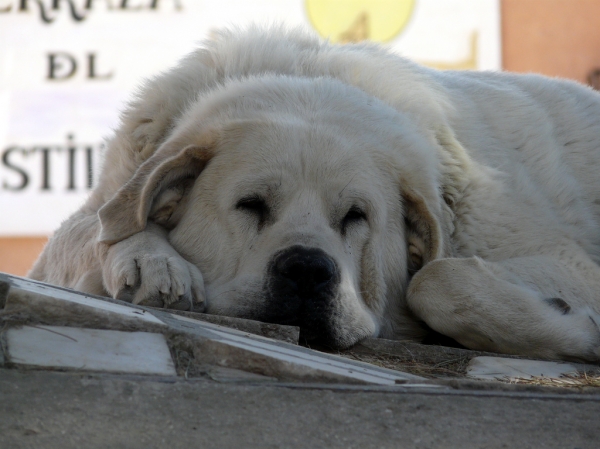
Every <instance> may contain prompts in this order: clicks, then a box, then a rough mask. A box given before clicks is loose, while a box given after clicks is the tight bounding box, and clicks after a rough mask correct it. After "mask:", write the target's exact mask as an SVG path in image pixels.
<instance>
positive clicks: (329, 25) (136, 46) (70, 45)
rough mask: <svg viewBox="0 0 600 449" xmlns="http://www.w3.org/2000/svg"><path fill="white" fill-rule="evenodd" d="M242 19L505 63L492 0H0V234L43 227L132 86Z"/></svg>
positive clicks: (78, 190)
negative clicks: (224, 27)
mask: <svg viewBox="0 0 600 449" xmlns="http://www.w3.org/2000/svg"><path fill="white" fill-rule="evenodd" d="M249 22H258V23H273V22H284V23H286V24H289V25H293V26H295V25H298V26H303V27H305V28H307V29H309V30H312V31H313V32H316V33H318V34H320V35H321V36H323V37H327V38H330V39H331V40H332V41H334V42H353V41H360V40H364V39H371V40H375V41H379V42H383V43H384V44H385V45H388V46H389V47H390V48H392V49H393V50H394V51H396V52H397V53H399V54H401V55H403V56H406V57H409V58H411V59H414V60H416V61H418V62H421V63H424V64H427V65H430V66H433V67H437V68H441V69H475V70H499V69H500V67H501V61H500V54H501V52H500V50H501V49H500V12H499V2H498V0H253V1H248V0H220V1H217V0H0V236H34V235H36V236H42V235H49V234H51V233H52V231H53V230H54V229H56V228H57V227H58V226H59V224H60V222H61V221H62V220H64V219H65V218H66V217H67V216H68V215H69V214H71V213H72V212H74V211H75V210H76V209H77V208H78V207H79V206H80V205H81V204H82V202H83V201H84V200H85V198H86V197H87V195H88V193H89V190H90V188H92V187H93V185H94V181H95V179H96V176H97V174H98V171H99V169H100V163H101V159H102V150H103V143H102V142H103V139H104V138H106V137H107V136H110V134H111V130H112V129H114V128H115V127H116V126H117V125H118V118H119V111H120V110H121V109H122V108H123V106H124V104H125V103H126V101H127V99H128V97H129V95H130V93H131V92H132V91H133V90H134V89H135V88H136V86H138V85H139V83H140V82H141V81H142V80H143V79H144V78H146V77H149V76H152V75H154V74H156V73H158V72H160V71H162V70H165V69H167V68H169V67H171V66H173V65H174V64H175V63H176V62H177V60H178V59H180V58H181V57H182V56H184V55H185V54H186V53H188V52H189V51H191V50H192V49H194V48H195V47H197V46H198V44H199V42H201V41H202V40H204V39H206V38H210V36H211V33H212V32H214V30H215V29H218V28H220V27H223V26H243V25H244V24H246V23H249Z"/></svg>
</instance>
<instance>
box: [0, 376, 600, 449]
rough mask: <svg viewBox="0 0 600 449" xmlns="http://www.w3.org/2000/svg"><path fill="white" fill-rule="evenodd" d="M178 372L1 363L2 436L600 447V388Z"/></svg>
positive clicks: (98, 444) (266, 444)
mask: <svg viewBox="0 0 600 449" xmlns="http://www.w3.org/2000/svg"><path fill="white" fill-rule="evenodd" d="M172 379H173V378H156V379H153V378H148V377H141V376H138V377H134V376H123V375H120V376H114V375H113V376H102V375H96V374H86V375H81V374H76V373H56V372H41V371H29V372H19V371H18V370H1V369H0V447H2V448H11V449H20V448H45V449H54V448H56V449H71V448H77V449H79V448H86V449H91V448H131V449H135V448H144V449H146V448H167V447H168V448H170V449H180V448H181V449H190V448H197V447H201V448H207V449H209V448H219V449H227V448H235V449H239V448H246V447H248V448H252V447H260V448H384V449H385V448H404V447H406V448H423V449H425V448H427V449H436V448H443V449H447V448H460V449H470V448H477V449H480V448H486V449H501V448H519V449H533V448H535V449H537V448H545V449H554V448H557V449H558V448H560V449H565V448H567V449H576V448H577V449H596V448H597V447H598V441H600V426H599V425H598V416H599V415H600V398H599V397H598V396H597V395H596V396H578V395H553V394H531V393H499V392H464V391H456V390H447V389H446V390H428V389H410V388H404V387H402V386H399V387H394V388H387V387H344V386H317V385H313V386H310V385H305V384H288V385H277V384H270V385H265V384H264V383H260V384H253V383H250V382H249V383H246V384H240V383H218V382H214V381H210V380H197V381H185V380H183V379H182V378H178V379H175V380H172ZM478 383H480V384H482V383H484V382H478Z"/></svg>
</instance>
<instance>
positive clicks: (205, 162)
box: [30, 28, 600, 361]
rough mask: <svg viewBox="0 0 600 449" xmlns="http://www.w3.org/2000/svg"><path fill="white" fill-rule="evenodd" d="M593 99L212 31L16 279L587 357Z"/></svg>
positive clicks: (375, 52)
mask: <svg viewBox="0 0 600 449" xmlns="http://www.w3.org/2000/svg"><path fill="white" fill-rule="evenodd" d="M599 170H600V95H599V94H598V93H595V92H594V91H592V90H591V89H589V88H586V87H583V86H580V85H577V84H575V83H572V82H568V81H560V80H554V79H549V78H544V77H541V76H534V75H526V76H524V75H510V74H501V73H478V72H438V71H434V70H430V69H426V68H424V67H420V66H418V65H415V64H413V63H411V62H409V61H406V60H405V59H402V58H400V57H398V56H396V55H393V54H391V53H388V52H387V51H385V50H383V49H382V48H380V47H377V46H375V45H371V44H360V45H345V46H338V45H330V44H328V43H324V42H321V41H319V40H318V39H316V38H313V37H311V36H308V35H305V34H303V33H301V32H298V31H294V32H288V31H285V30H283V29H281V28H275V29H270V30H261V29H258V28H251V29H249V30H247V31H244V32H223V33H221V34H220V35H219V37H218V38H217V39H216V40H213V41H209V42H207V43H206V44H205V46H204V48H201V49H199V50H197V51H196V52H194V53H193V54H191V55H190V56H188V57H187V58H185V59H184V60H183V61H181V63H180V64H179V65H178V66H177V67H176V68H175V69H173V70H171V71H170V72H167V73H165V74H163V75H160V76H159V77H157V78H154V79H153V80H151V81H149V82H148V83H146V84H145V85H144V87H143V89H142V90H140V91H139V92H138V94H137V96H136V98H135V100H134V101H133V102H132V103H131V104H130V106H129V108H128V109H127V110H126V111H125V113H124V114H123V118H122V125H121V127H120V128H119V129H118V130H117V132H116V134H115V136H114V137H113V138H112V139H111V140H110V142H109V147H108V151H107V154H106V160H105V162H104V168H103V172H102V176H101V179H100V181H99V184H98V186H97V187H96V189H95V190H94V192H93V193H92V195H91V197H90V199H89V201H88V202H87V203H86V204H85V205H84V206H83V207H82V209H81V210H80V211H79V212H77V213H76V214H75V215H73V216H72V217H71V218H70V219H68V220H67V221H66V222H65V223H64V224H63V225H62V226H61V228H60V229H59V230H58V231H57V232H56V234H55V236H54V237H53V238H52V239H51V241H50V242H49V243H48V245H47V247H46V249H45V251H44V253H43V254H42V255H41V257H40V259H39V260H38V262H37V263H36V265H35V266H34V268H33V270H32V271H31V273H30V276H31V277H33V278H35V279H39V280H42V281H46V282H50V283H54V284H58V285H62V286H65V287H71V288H75V289H78V290H82V291H84V292H89V293H95V294H101V295H111V296H113V297H116V298H121V299H125V300H129V301H133V302H134V303H136V304H149V305H164V306H165V307H176V308H185V309H190V308H191V309H194V310H200V309H202V308H203V307H205V309H206V311H207V312H208V313H214V314H223V315H231V316H239V317H245V318H252V319H257V320H262V321H270V322H276V323H287V324H295V325H299V326H300V327H301V333H302V335H303V336H304V337H305V338H306V339H307V340H309V341H319V342H321V343H324V344H326V345H330V346H334V347H348V346H350V345H352V344H354V343H356V342H358V341H359V340H361V339H363V338H365V337H368V336H381V337H386V338H413V339H419V338H422V337H423V336H424V335H425V334H426V333H427V332H428V330H430V329H433V330H435V331H437V332H439V333H442V334H444V335H446V336H449V337H451V338H453V339H455V340H457V341H458V342H460V343H461V344H463V345H465V346H466V347H469V348H472V349H478V350H486V351H496V352H504V353H512V354H524V355H529V356H535V357H542V358H562V359H580V360H588V361H598V360H600V330H599V327H598V325H599V323H600V267H599V266H598V262H599V261H600V176H598V171H599Z"/></svg>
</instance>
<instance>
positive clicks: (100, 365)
mask: <svg viewBox="0 0 600 449" xmlns="http://www.w3.org/2000/svg"><path fill="white" fill-rule="evenodd" d="M5 346H6V349H5V351H6V358H7V361H8V362H9V363H11V364H14V365H27V366H34V367H41V368H57V369H77V370H81V371H108V372H120V373H137V374H153V375H163V376H169V375H170V376H174V375H176V374H177V373H176V371H175V365H174V364H173V360H172V359H171V354H170V352H169V348H168V346H167V342H166V340H165V338H164V336H163V335H161V334H152V333H147V332H119V331H110V330H98V329H78V328H73V327H59V326H35V327H33V326H24V327H22V328H12V329H8V330H7V331H6V333H5Z"/></svg>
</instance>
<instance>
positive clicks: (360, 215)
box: [341, 206, 367, 234]
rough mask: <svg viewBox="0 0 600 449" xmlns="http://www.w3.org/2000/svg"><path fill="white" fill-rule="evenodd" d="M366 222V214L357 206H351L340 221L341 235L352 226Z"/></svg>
mask: <svg viewBox="0 0 600 449" xmlns="http://www.w3.org/2000/svg"><path fill="white" fill-rule="evenodd" d="M366 220H367V214H366V213H365V212H364V211H363V210H362V209H361V208H359V207H358V206H352V207H351V208H350V210H348V212H347V213H346V215H345V216H344V218H343V219H342V226H341V228H342V234H345V233H346V230H347V229H348V228H349V227H350V226H352V225H354V224H358V223H360V222H363V221H366Z"/></svg>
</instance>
